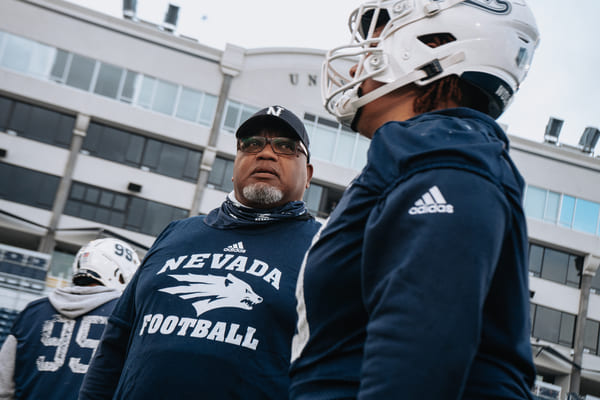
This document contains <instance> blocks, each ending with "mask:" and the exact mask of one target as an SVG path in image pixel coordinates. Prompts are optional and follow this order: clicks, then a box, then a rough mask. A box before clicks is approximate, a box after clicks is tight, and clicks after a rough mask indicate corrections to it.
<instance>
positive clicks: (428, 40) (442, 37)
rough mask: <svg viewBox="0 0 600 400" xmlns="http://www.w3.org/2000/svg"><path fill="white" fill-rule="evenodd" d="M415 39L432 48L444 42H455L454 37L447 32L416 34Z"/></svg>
mask: <svg viewBox="0 0 600 400" xmlns="http://www.w3.org/2000/svg"><path fill="white" fill-rule="evenodd" d="M417 39H419V41H420V42H421V43H423V44H425V45H426V46H428V47H431V48H432V49H434V48H436V47H440V46H442V45H444V44H446V43H450V42H455V41H456V37H454V35H452V34H451V33H448V32H441V33H430V34H428V35H421V36H418V37H417Z"/></svg>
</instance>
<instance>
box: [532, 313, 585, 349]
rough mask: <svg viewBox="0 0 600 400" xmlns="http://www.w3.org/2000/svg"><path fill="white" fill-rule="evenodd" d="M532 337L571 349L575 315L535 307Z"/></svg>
mask: <svg viewBox="0 0 600 400" xmlns="http://www.w3.org/2000/svg"><path fill="white" fill-rule="evenodd" d="M534 307H535V308H534V310H533V324H532V334H531V335H532V336H533V337H535V338H539V339H542V340H546V341H548V342H552V343H558V344H561V345H564V346H567V347H573V336H574V333H575V315H573V314H569V313H566V312H562V311H558V310H553V309H551V308H548V307H543V306H540V305H535V306H534Z"/></svg>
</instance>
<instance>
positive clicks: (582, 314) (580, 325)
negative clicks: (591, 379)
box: [569, 254, 600, 394]
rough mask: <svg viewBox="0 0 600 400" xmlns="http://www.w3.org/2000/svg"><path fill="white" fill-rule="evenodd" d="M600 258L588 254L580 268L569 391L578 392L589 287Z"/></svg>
mask: <svg viewBox="0 0 600 400" xmlns="http://www.w3.org/2000/svg"><path fill="white" fill-rule="evenodd" d="M599 263H600V258H598V257H597V256H594V255H591V254H588V255H587V256H586V257H585V259H584V261H583V267H582V269H581V290H580V292H579V311H578V313H577V325H576V327H575V346H574V349H573V351H574V353H573V366H572V367H571V382H570V384H569V392H571V393H577V394H579V389H580V386H581V366H582V361H583V341H584V334H585V323H586V320H587V314H588V305H589V302H590V289H591V287H592V279H594V275H596V271H597V270H598V264H599Z"/></svg>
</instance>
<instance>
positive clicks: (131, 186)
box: [127, 182, 142, 193]
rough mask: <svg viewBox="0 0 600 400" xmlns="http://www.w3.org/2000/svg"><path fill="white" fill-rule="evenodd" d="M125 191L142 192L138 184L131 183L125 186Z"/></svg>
mask: <svg viewBox="0 0 600 400" xmlns="http://www.w3.org/2000/svg"><path fill="white" fill-rule="evenodd" d="M127 190H129V191H130V192H135V193H139V192H141V191H142V185H139V184H137V183H133V182H129V185H127Z"/></svg>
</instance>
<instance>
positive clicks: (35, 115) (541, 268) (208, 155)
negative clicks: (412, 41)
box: [0, 0, 600, 398]
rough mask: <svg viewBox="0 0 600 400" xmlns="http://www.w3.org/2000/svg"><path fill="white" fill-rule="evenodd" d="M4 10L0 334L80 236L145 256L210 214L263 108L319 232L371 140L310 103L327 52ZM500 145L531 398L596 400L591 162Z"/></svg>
mask: <svg viewBox="0 0 600 400" xmlns="http://www.w3.org/2000/svg"><path fill="white" fill-rule="evenodd" d="M1 8H2V12H0V308H1V309H2V310H4V311H3V313H4V314H2V313H0V314H1V315H0V330H1V329H4V330H6V328H7V327H8V326H9V324H10V318H11V316H12V315H14V312H15V311H18V310H20V309H22V308H23V307H24V306H25V305H26V304H27V302H28V301H31V300H32V299H35V298H37V297H40V296H42V295H45V294H46V293H47V291H48V290H49V288H52V287H55V286H57V285H62V284H65V283H67V282H68V281H69V273H70V270H69V267H70V263H71V262H72V259H73V255H74V254H75V252H76V250H77V249H78V248H79V247H80V246H81V245H83V244H85V243H86V242H88V241H89V240H91V239H94V238H96V237H103V236H117V237H122V238H125V239H127V240H129V241H130V242H131V243H132V244H134V246H136V247H137V249H138V250H139V252H140V255H143V254H144V252H145V250H146V249H147V248H148V247H149V246H150V245H151V244H152V242H153V240H154V237H155V236H156V235H157V234H158V233H159V232H160V231H161V230H162V228H163V227H164V226H166V224H167V223H168V222H169V221H171V220H173V219H180V218H185V217H187V216H188V215H196V214H205V213H207V212H208V211H210V210H211V209H213V208H215V207H217V206H218V205H219V204H220V203H221V202H222V201H223V199H224V198H225V196H226V194H227V193H228V192H229V191H230V190H231V189H232V183H231V174H232V167H233V158H234V156H235V140H234V135H233V133H234V132H235V130H236V128H237V127H238V126H239V124H240V123H241V122H243V121H244V120H245V119H246V118H248V117H249V116H250V115H251V114H252V113H254V112H255V111H257V110H258V109H260V108H262V107H265V106H268V105H274V104H280V105H283V106H285V107H287V108H289V109H291V110H292V111H294V112H295V113H296V114H297V115H298V116H299V117H300V118H301V119H303V120H304V123H305V125H306V127H307V130H308V132H309V135H310V138H311V153H312V159H311V162H312V163H313V165H314V166H315V174H314V177H313V182H312V184H311V187H310V189H309V190H308V191H307V193H306V195H305V200H306V202H307V204H308V206H309V209H310V210H311V211H312V212H313V214H315V215H317V216H318V217H319V218H326V217H327V215H328V214H329V212H330V211H331V210H332V208H333V207H334V206H335V204H336V203H337V201H338V200H339V198H340V197H341V195H342V192H343V190H344V188H345V187H346V186H347V185H348V183H349V182H350V181H351V180H352V178H353V177H354V176H356V175H357V174H358V172H359V171H360V169H361V168H362V166H363V165H364V164H365V162H366V152H367V148H368V145H369V141H368V140H367V139H365V138H363V137H361V136H359V135H358V134H356V133H355V132H352V131H350V130H349V129H347V128H344V127H342V126H340V124H338V123H337V122H336V121H335V120H334V118H333V117H331V116H330V115H328V114H327V113H326V112H325V110H324V108H323V107H322V105H321V98H320V88H319V84H320V73H321V72H320V68H321V63H322V61H323V57H324V55H325V51H323V50H317V49H303V48H268V49H244V48H241V47H238V46H235V45H227V46H226V48H225V49H224V50H218V49H214V48H210V47H207V46H204V45H202V44H201V43H200V42H198V41H197V40H195V39H193V38H187V37H183V36H180V35H177V34H176V33H173V32H172V31H171V29H168V28H167V29H165V27H164V26H158V25H155V24H150V23H147V22H144V21H139V20H136V19H135V18H131V17H129V18H124V19H119V18H113V17H110V16H106V15H104V14H100V13H97V12H94V11H91V10H88V9H85V8H82V7H79V6H77V5H74V4H72V3H68V2H64V1H62V0H3V3H2V6H1ZM32 21H35V23H31V22H32ZM541 136H542V134H541V133H540V137H541ZM510 138H511V141H512V150H511V154H512V156H513V158H514V160H515V162H516V163H517V165H518V166H519V168H520V170H521V172H522V174H523V175H524V177H525V180H526V182H527V184H528V187H527V191H526V197H525V208H526V213H527V216H528V223H529V236H530V242H531V244H530V275H531V279H530V288H531V315H532V321H533V328H532V348H533V351H534V356H535V362H536V366H537V367H538V373H539V375H540V381H541V380H544V381H546V383H545V384H544V383H540V384H539V385H538V392H539V393H542V392H544V390H547V391H546V393H551V392H552V391H553V390H554V391H555V392H557V391H560V392H561V394H560V396H562V397H556V398H565V395H566V393H567V392H569V391H570V386H571V385H572V380H573V379H572V378H573V368H575V369H576V370H577V371H578V372H576V373H575V375H577V374H579V375H580V378H579V377H578V376H576V377H575V379H580V381H581V384H580V387H581V389H580V390H579V393H583V394H588V395H590V396H591V395H596V396H600V357H599V354H600V348H599V347H600V346H599V344H598V340H599V334H600V278H596V277H595V271H596V269H597V268H598V264H599V262H600V226H599V223H600V159H599V158H598V157H593V156H592V155H591V154H593V151H592V153H589V152H583V151H581V150H579V149H571V148H566V147H565V146H557V145H556V144H550V143H536V142H531V141H528V140H524V139H520V138H518V137H514V136H511V137H510ZM586 276H588V277H589V279H588V278H585V277H586ZM588 287H589V288H590V289H589V290H588ZM596 291H597V292H598V294H596ZM588 293H589V294H588ZM582 312H583V313H584V314H582ZM2 315H4V317H5V320H6V323H5V324H4V326H3V325H2V324H3V323H4V322H3V320H2V318H3V317H2ZM582 315H587V320H586V321H585V322H586V323H585V326H583V324H582V321H583V320H584V318H581V316H582ZM579 325H581V328H580V329H577V327H578V326H579ZM578 332H579V333H581V332H583V333H582V334H581V335H579V336H578V334H577V333H578ZM577 346H579V348H578V347H577ZM577 354H581V360H579V358H578V357H577ZM579 367H580V369H578V368H579ZM542 389H544V390H542ZM541 395H542V394H540V396H541ZM548 396H551V395H550V394H549V395H548ZM550 398H551V397H550ZM588 398H591V397H588Z"/></svg>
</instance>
